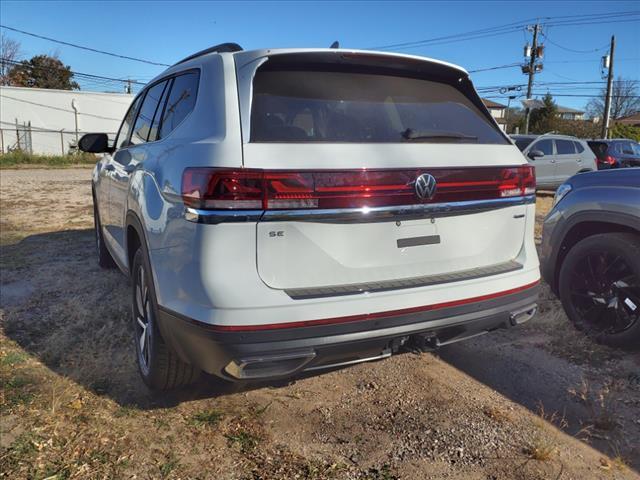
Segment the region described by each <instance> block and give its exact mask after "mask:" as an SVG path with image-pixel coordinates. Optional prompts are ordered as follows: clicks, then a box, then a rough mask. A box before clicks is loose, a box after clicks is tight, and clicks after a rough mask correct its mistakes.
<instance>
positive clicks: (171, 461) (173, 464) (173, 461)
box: [159, 454, 179, 478]
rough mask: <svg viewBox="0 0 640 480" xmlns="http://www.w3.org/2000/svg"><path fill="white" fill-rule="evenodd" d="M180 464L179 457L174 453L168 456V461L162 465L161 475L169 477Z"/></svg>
mask: <svg viewBox="0 0 640 480" xmlns="http://www.w3.org/2000/svg"><path fill="white" fill-rule="evenodd" d="M178 465H179V462H178V459H177V458H176V457H175V456H174V455H173V454H171V455H169V457H167V461H166V462H164V463H162V464H161V465H160V467H159V468H160V475H162V478H167V477H168V476H169V474H170V473H171V472H173V471H174V470H175V469H176V468H177V467H178Z"/></svg>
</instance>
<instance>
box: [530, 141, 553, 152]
mask: <svg viewBox="0 0 640 480" xmlns="http://www.w3.org/2000/svg"><path fill="white" fill-rule="evenodd" d="M531 150H540V151H541V152H542V153H544V154H545V155H553V140H550V139H548V138H547V139H544V140H540V141H538V142H536V143H534V144H533V146H532V147H531V149H530V150H529V151H531Z"/></svg>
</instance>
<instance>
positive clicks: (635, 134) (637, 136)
mask: <svg viewBox="0 0 640 480" xmlns="http://www.w3.org/2000/svg"><path fill="white" fill-rule="evenodd" d="M609 137H610V138H628V139H630V140H635V141H636V142H640V127H633V126H631V125H624V124H622V123H614V124H613V126H612V127H611V130H609Z"/></svg>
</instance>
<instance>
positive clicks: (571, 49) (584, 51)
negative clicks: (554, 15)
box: [542, 33, 609, 53]
mask: <svg viewBox="0 0 640 480" xmlns="http://www.w3.org/2000/svg"><path fill="white" fill-rule="evenodd" d="M542 36H543V37H544V39H545V41H547V42H549V43H550V44H552V45H555V46H556V47H558V48H560V49H562V50H566V51H567V52H573V53H595V52H599V51H601V50H605V49H606V48H607V47H608V46H609V44H607V45H604V46H602V47H600V48H595V49H592V50H575V49H573V48H569V47H564V46H562V45H560V44H559V43H556V42H554V41H553V40H551V39H550V38H549V35H548V34H544V33H543V34H542Z"/></svg>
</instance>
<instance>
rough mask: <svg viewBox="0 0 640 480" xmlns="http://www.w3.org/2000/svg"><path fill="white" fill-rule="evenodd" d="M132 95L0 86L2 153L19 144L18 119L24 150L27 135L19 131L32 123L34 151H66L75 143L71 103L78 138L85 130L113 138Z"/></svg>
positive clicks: (31, 142)
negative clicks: (105, 134)
mask: <svg viewBox="0 0 640 480" xmlns="http://www.w3.org/2000/svg"><path fill="white" fill-rule="evenodd" d="M133 98H134V96H133V95H128V94H121V93H98V92H82V91H74V90H52V89H42V88H22V87H3V86H0V131H1V138H0V140H2V142H1V145H0V147H2V152H7V151H9V150H10V149H14V148H17V147H18V135H17V133H16V119H17V120H18V124H19V125H20V130H21V134H20V141H21V142H20V143H21V145H20V146H21V147H22V148H23V149H24V143H25V140H27V136H28V134H25V133H23V132H22V130H23V127H24V125H25V124H28V123H29V122H31V129H30V131H31V133H30V137H31V141H30V144H31V147H32V151H33V153H40V154H58V155H59V154H61V153H62V152H63V151H64V153H67V152H68V151H69V147H70V145H75V142H76V115H75V111H74V106H75V108H76V109H77V134H78V137H81V136H82V135H83V134H84V133H89V132H103V133H107V134H109V136H110V137H111V138H113V137H115V134H116V133H117V131H118V128H119V127H120V123H121V122H122V119H123V117H124V115H125V113H126V111H127V108H128V107H129V105H130V104H131V102H132V101H133ZM27 128H28V127H27Z"/></svg>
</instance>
